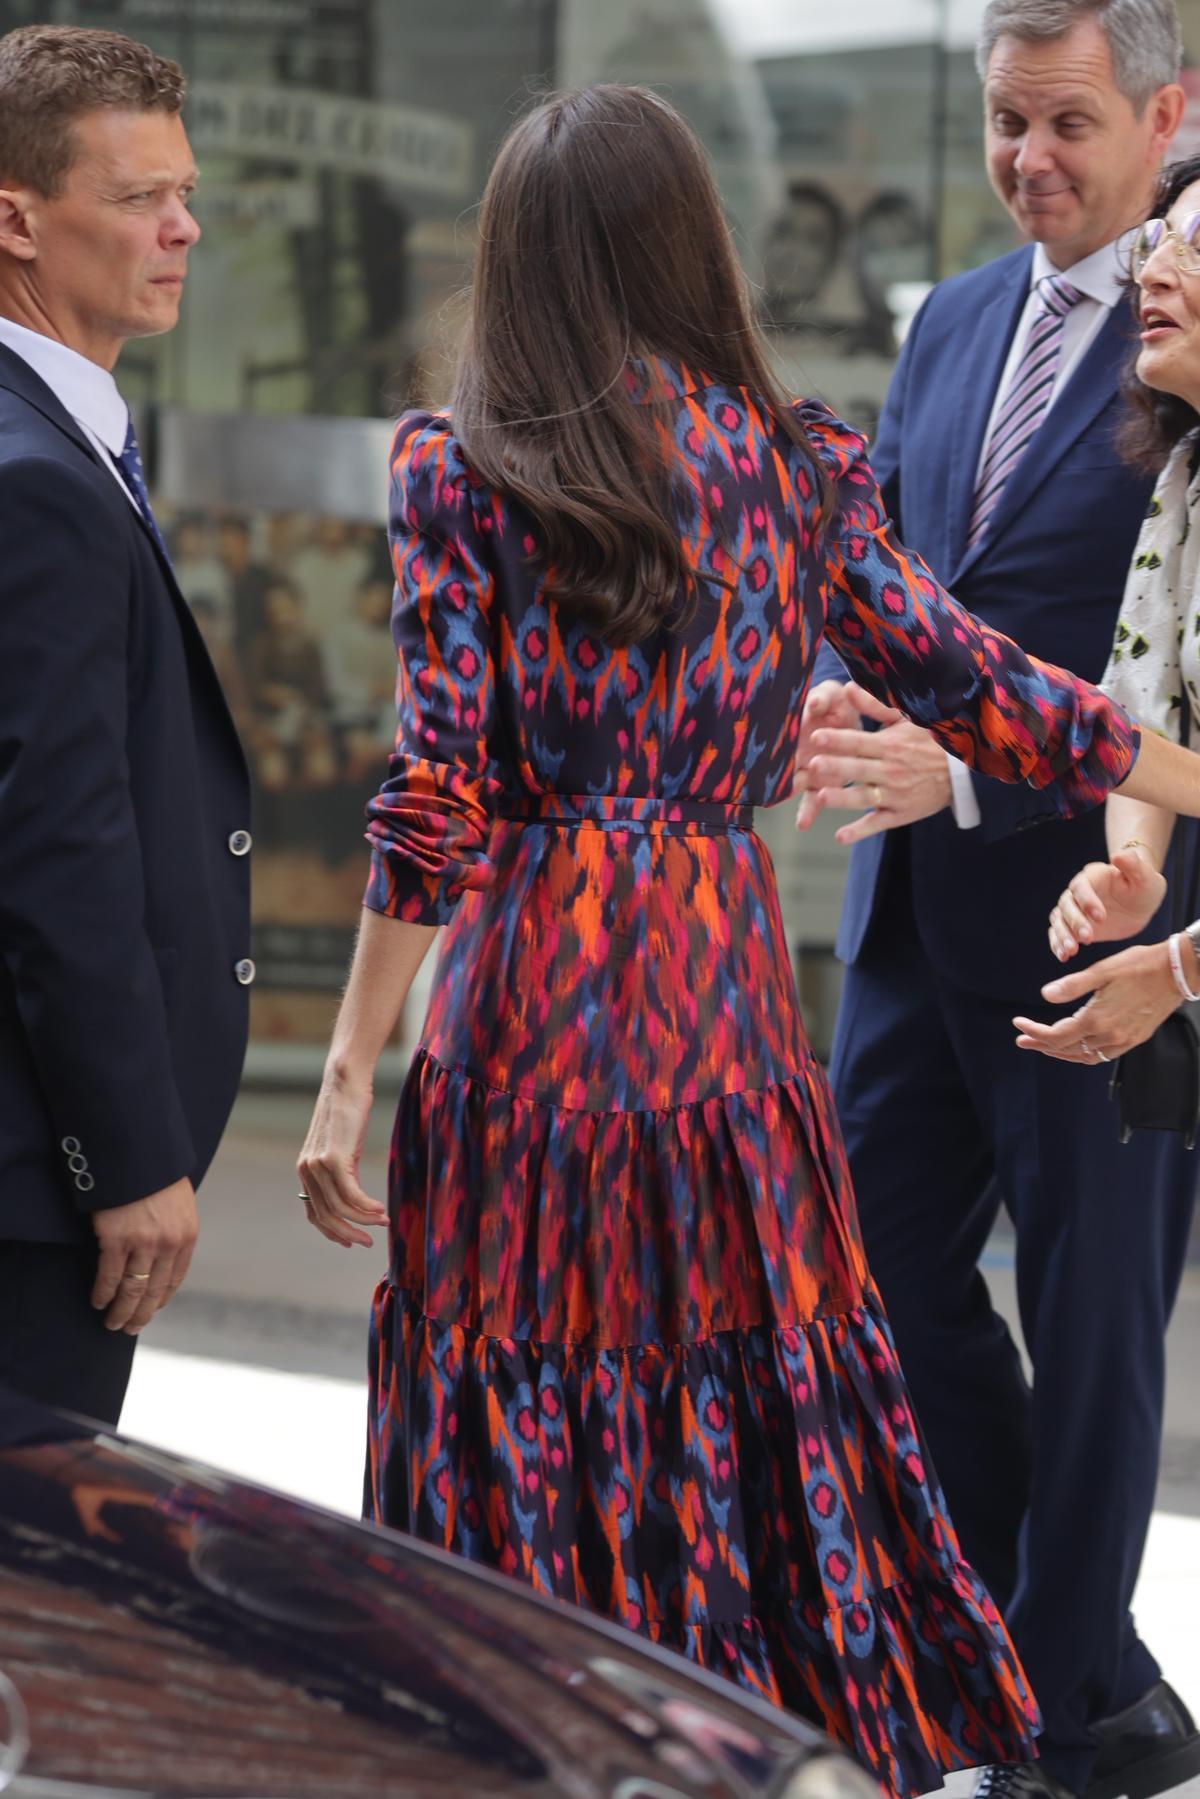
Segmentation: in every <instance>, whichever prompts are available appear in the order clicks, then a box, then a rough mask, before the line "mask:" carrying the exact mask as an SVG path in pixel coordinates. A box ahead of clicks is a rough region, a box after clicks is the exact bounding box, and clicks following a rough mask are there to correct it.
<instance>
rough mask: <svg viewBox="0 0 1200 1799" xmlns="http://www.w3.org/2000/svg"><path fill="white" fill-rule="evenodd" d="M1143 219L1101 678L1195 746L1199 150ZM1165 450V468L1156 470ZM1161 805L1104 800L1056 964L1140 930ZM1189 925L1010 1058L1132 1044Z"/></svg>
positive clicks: (1159, 1005)
mask: <svg viewBox="0 0 1200 1799" xmlns="http://www.w3.org/2000/svg"><path fill="white" fill-rule="evenodd" d="M1154 210H1155V216H1154V217H1153V218H1151V219H1148V220H1147V221H1146V223H1145V224H1144V225H1143V226H1141V228H1140V229H1139V231H1138V233H1137V235H1136V237H1135V238H1134V241H1133V248H1132V253H1131V272H1132V275H1133V279H1134V281H1135V282H1136V284H1137V290H1138V293H1137V299H1138V313H1139V319H1140V324H1141V335H1140V341H1139V345H1138V350H1137V354H1136V357H1135V360H1134V363H1133V367H1132V370H1131V378H1130V381H1129V386H1128V397H1129V413H1128V418H1127V421H1126V425H1125V429H1124V433H1123V446H1122V447H1123V448H1124V450H1125V452H1126V454H1127V455H1128V457H1129V460H1130V461H1132V462H1135V463H1136V464H1138V466H1140V467H1143V468H1146V469H1149V470H1152V471H1153V470H1161V473H1160V475H1159V479H1158V482H1157V485H1156V487H1155V491H1154V496H1153V498H1152V499H1151V502H1150V508H1149V511H1148V513H1147V515H1146V519H1145V522H1144V523H1143V525H1142V530H1141V535H1140V537H1139V538H1138V543H1137V548H1136V550H1135V552H1134V559H1133V564H1132V567H1131V568H1130V571H1129V580H1128V583H1127V585H1126V588H1125V598H1124V601H1123V603H1122V607H1121V612H1120V616H1119V619H1118V624H1117V634H1116V641H1115V643H1114V644H1113V650H1112V656H1111V658H1110V661H1109V665H1108V669H1107V671H1106V673H1105V676H1104V680H1103V683H1102V686H1103V689H1104V691H1105V692H1106V693H1108V694H1110V695H1111V696H1112V697H1113V698H1114V699H1115V700H1118V701H1119V702H1120V704H1121V705H1122V706H1124V707H1125V708H1126V709H1127V710H1128V711H1129V712H1131V713H1132V714H1133V716H1134V717H1135V718H1137V720H1138V721H1139V723H1141V724H1142V725H1143V726H1145V727H1147V728H1148V729H1149V730H1151V731H1154V732H1156V733H1158V734H1159V735H1160V736H1163V737H1166V738H1170V739H1174V740H1178V739H1179V737H1180V735H1181V723H1182V721H1183V719H1184V708H1185V707H1186V708H1187V715H1188V721H1189V730H1190V735H1189V741H1191V742H1192V743H1200V722H1198V721H1200V156H1193V157H1189V158H1188V159H1187V160H1186V161H1184V162H1178V163H1174V164H1172V165H1171V167H1169V168H1168V169H1166V170H1164V172H1163V175H1162V179H1161V181H1160V183H1159V189H1158V193H1157V194H1156V196H1155V209H1154ZM1164 457H1165V458H1166V462H1165V465H1164V461H1163V459H1164ZM1174 824H1175V814H1174V812H1172V811H1170V810H1168V809H1165V808H1163V807H1160V806H1155V805H1151V804H1149V803H1148V802H1147V801H1146V800H1144V799H1142V800H1138V799H1133V798H1132V797H1130V796H1129V794H1128V793H1126V792H1122V793H1114V794H1112V795H1111V796H1110V798H1109V800H1108V804H1107V810H1106V817H1105V830H1106V835H1107V838H1108V846H1109V854H1110V856H1111V861H1109V862H1107V863H1092V864H1090V865H1089V866H1088V867H1087V868H1084V869H1082V870H1081V871H1080V873H1079V874H1077V875H1076V877H1075V879H1074V880H1073V881H1072V882H1071V884H1070V886H1069V887H1068V888H1067V890H1066V892H1064V893H1063V894H1062V896H1061V897H1060V899H1059V901H1058V904H1057V905H1056V906H1055V907H1054V910H1053V912H1052V913H1051V917H1050V947H1051V948H1052V950H1053V951H1054V954H1055V955H1056V956H1057V957H1058V958H1059V960H1060V961H1063V962H1067V961H1070V960H1071V958H1072V957H1074V956H1075V955H1076V954H1077V953H1078V951H1079V949H1080V948H1081V947H1082V946H1088V945H1091V944H1096V943H1108V942H1117V941H1120V940H1122V939H1124V938H1127V937H1133V936H1137V935H1139V934H1140V933H1141V932H1143V931H1144V930H1145V929H1146V928H1147V927H1148V926H1149V925H1150V923H1151V921H1152V920H1153V918H1154V915H1155V913H1156V912H1157V911H1158V909H1159V907H1160V906H1161V905H1162V902H1163V898H1164V895H1165V893H1166V882H1165V881H1164V879H1163V876H1162V873H1161V869H1162V866H1163V863H1164V860H1165V858H1166V854H1167V850H1168V848H1169V846H1170V842H1171V835H1172V830H1173V827H1174ZM1198 952H1200V921H1196V922H1195V923H1192V924H1189V926H1188V928H1187V929H1185V930H1183V931H1181V932H1179V933H1177V934H1175V933H1170V934H1167V933H1164V935H1163V936H1162V937H1161V938H1160V939H1159V940H1158V941H1157V942H1154V943H1150V944H1139V945H1137V946H1136V947H1134V948H1131V949H1127V950H1122V951H1120V952H1119V953H1118V954H1117V955H1115V956H1109V957H1107V958H1106V959H1105V960H1104V961H1102V962H1097V963H1093V964H1092V965H1091V966H1090V967H1089V968H1086V969H1082V970H1080V971H1079V972H1077V973H1072V974H1069V975H1064V976H1062V977H1060V978H1059V979H1058V980H1056V981H1052V982H1051V983H1050V984H1049V985H1048V986H1047V987H1045V988H1044V989H1043V992H1044V993H1045V996H1046V998H1047V999H1048V1000H1050V1001H1051V1002H1052V1003H1054V1004H1056V1005H1064V1006H1066V1005H1069V1006H1071V1007H1072V1008H1073V1009H1072V1011H1071V1013H1070V1014H1069V1016H1067V1017H1065V1018H1062V1019H1060V1020H1059V1021H1058V1022H1057V1023H1055V1024H1046V1023H1039V1022H1038V1021H1036V1020H1033V1019H1026V1018H1018V1019H1017V1020H1016V1021H1015V1022H1016V1024H1017V1027H1018V1029H1019V1031H1020V1035H1019V1037H1018V1039H1017V1041H1018V1043H1019V1044H1020V1046H1021V1048H1023V1049H1037V1050H1041V1051H1042V1053H1043V1054H1045V1055H1054V1056H1059V1057H1061V1058H1063V1059H1065V1060H1069V1061H1074V1062H1082V1063H1085V1064H1095V1063H1098V1062H1099V1063H1104V1062H1111V1061H1113V1060H1114V1059H1115V1058H1116V1057H1117V1056H1119V1055H1122V1054H1124V1052H1125V1051H1126V1050H1127V1049H1132V1048H1133V1047H1134V1046H1135V1045H1136V1044H1138V1043H1143V1042H1144V1041H1145V1040H1146V1038H1148V1037H1149V1036H1151V1035H1152V1034H1153V1032H1154V1031H1156V1030H1157V1029H1158V1026H1159V1025H1160V1024H1161V1023H1162V1021H1163V1020H1164V1018H1167V1017H1168V1016H1169V1015H1170V1014H1171V1013H1172V1012H1173V1011H1175V1009H1176V1007H1177V1006H1178V1005H1179V1004H1180V1003H1181V1001H1183V1000H1185V999H1195V998H1200V954H1198Z"/></svg>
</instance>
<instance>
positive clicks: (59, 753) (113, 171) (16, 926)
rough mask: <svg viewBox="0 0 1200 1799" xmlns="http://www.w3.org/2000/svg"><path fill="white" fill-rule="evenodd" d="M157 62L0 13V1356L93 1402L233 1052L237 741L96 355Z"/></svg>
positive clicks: (145, 241)
mask: <svg viewBox="0 0 1200 1799" xmlns="http://www.w3.org/2000/svg"><path fill="white" fill-rule="evenodd" d="M183 92H184V84H183V78H182V76H181V74H180V71H179V69H178V68H177V66H176V65H175V64H174V63H170V62H166V61H164V60H163V59H162V58H160V57H158V56H156V55H154V54H153V52H151V51H150V50H148V49H146V48H145V47H144V46H142V45H140V44H135V43H133V42H131V41H130V40H129V39H127V38H123V37H120V36H117V35H115V34H113V33H109V32H99V31H84V30H74V29H70V28H54V27H45V26H35V27H29V28H27V29H23V30H20V31H14V32H11V33H9V34H8V36H7V37H5V38H3V39H0V546H2V552H0V1384H6V1385H8V1386H10V1387H12V1388H15V1389H17V1390H18V1391H20V1392H24V1393H26V1394H28V1395H30V1396H31V1397H33V1398H36V1399H41V1400H44V1401H48V1402H50V1403H52V1404H55V1405H60V1406H64V1407H67V1408H70V1409H72V1410H77V1411H80V1412H86V1413H89V1414H90V1415H92V1416H93V1417H97V1418H100V1419H102V1420H104V1421H107V1422H111V1423H115V1422H116V1420H117V1418H118V1416H119V1413H120V1409H121V1403H122V1399H123V1397H124V1393H125V1387H126V1383H127V1381H128V1377H129V1370H130V1364H131V1360H132V1356H133V1349H134V1344H135V1341H136V1337H137V1334H138V1332H139V1331H141V1330H142V1328H143V1327H144V1326H145V1325H146V1324H147V1323H148V1322H149V1320H150V1318H151V1317H152V1316H153V1314H154V1312H155V1311H156V1310H157V1309H158V1308H159V1307H160V1306H162V1305H165V1304H166V1302H167V1301H168V1300H169V1299H170V1297H171V1296H172V1294H173V1293H174V1292H175V1291H176V1289H177V1288H178V1286H179V1284H180V1282H181V1281H182V1280H183V1277H184V1274H185V1273H186V1270H187V1265H188V1261H189V1259H190V1256H191V1253H192V1246H193V1244H194V1242H195V1238H196V1202H195V1188H196V1186H197V1184H198V1182H199V1180H200V1178H201V1176H202V1175H203V1173H204V1171H205V1168H206V1167H207V1165H208V1163H209V1161H210V1160H211V1158H212V1155H213V1152H214V1151H215V1149H216V1146H217V1143H218V1140H219V1138H220V1135H221V1132H222V1130H223V1128H224V1125H225V1121H226V1119H227V1116H228V1113H229V1109H230V1106H231V1104H232V1102H233V1097H234V1093H235V1090H236V1087H237V1082H238V1078H239V1073H240V1070H241V1064H242V1058H243V1055H244V1051H245V1042H246V1029H247V986H248V983H249V981H250V980H251V979H252V978H253V972H254V970H253V964H252V963H251V962H250V961H249V959H248V957H247V953H246V952H247V947H248V942H249V916H248V888H249V875H248V863H247V860H246V852H247V850H248V849H249V847H250V838H249V833H248V831H247V830H246V823H247V817H248V810H249V800H248V789H247V779H246V769H245V763H244V761H243V758H242V753H241V748H240V746H239V744H238V741H237V737H236V734H235V732H234V729H233V725H232V723H231V721H230V718H229V715H228V712H227V710H226V707H225V703H224V700H223V698H222V695H221V691H220V687H219V685H218V683H217V681H216V678H215V676H214V675H213V672H212V668H211V665H210V663H209V661H208V658H207V655H206V654H205V651H204V647H203V644H202V641H201V639H200V636H199V633H198V631H197V629H196V627H195V624H194V623H193V621H192V619H191V617H190V616H189V614H188V611H187V607H186V605H185V603H184V600H183V596H182V595H181V593H180V592H179V590H178V588H177V586H176V584H175V580H174V576H173V574H172V571H171V565H170V562H169V560H168V558H167V555H166V552H165V550H164V548H163V544H162V540H161V538H160V537H159V534H158V530H157V527H156V525H155V522H154V519H153V515H152V514H151V511H150V504H149V499H148V497H147V494H146V487H145V481H144V478H143V474H142V468H141V460H140V456H139V453H138V449H137V442H136V438H135V436H134V433H133V429H132V425H131V422H130V420H129V415H128V409H127V408H126V406H125V403H124V401H123V400H122V399H121V396H120V394H119V393H118V391H117V388H116V386H115V383H114V381H113V377H112V372H111V371H112V368H113V365H114V364H115V362H116V360H117V356H118V353H119V351H120V349H121V347H122V345H123V344H124V343H125V342H126V341H127V340H128V339H129V338H131V337H141V336H147V335H150V334H153V333H156V332H160V331H167V330H169V329H170V328H171V326H172V325H173V324H174V323H175V320H176V316H177V313H178V309H179V296H180V292H181V289H182V286H183V280H184V275H185V272H186V267H187V255H188V250H189V248H190V247H191V245H192V244H193V243H194V242H195V239H196V238H197V236H198V235H199V232H198V229H197V227H196V224H195V222H194V221H193V219H192V218H191V215H190V213H189V211H188V202H189V199H190V196H191V193H192V188H193V185H194V182H195V178H196V177H195V168H194V166H193V162H192V156H191V151H190V149H189V147H188V142H187V138H186V135H185V133H184V129H183V125H182V122H181V120H180V106H181V103H182V99H183Z"/></svg>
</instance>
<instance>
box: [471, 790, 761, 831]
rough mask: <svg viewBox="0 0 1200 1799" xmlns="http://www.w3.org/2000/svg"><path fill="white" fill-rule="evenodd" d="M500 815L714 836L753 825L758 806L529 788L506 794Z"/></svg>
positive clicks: (497, 811) (543, 821)
mask: <svg viewBox="0 0 1200 1799" xmlns="http://www.w3.org/2000/svg"><path fill="white" fill-rule="evenodd" d="M495 816H496V817H497V818H508V819H514V820H519V821H520V822H522V823H525V824H549V825H594V826H597V827H598V828H599V829H601V830H608V831H651V832H653V833H655V834H656V835H658V836H668V837H712V836H718V835H720V834H721V833H722V832H724V831H750V830H753V828H754V807H753V806H750V805H746V804H744V803H740V802H739V803H726V802H725V801H723V800H695V799H688V798H686V797H684V796H677V797H669V796H667V795H661V794H648V795H643V796H639V797H631V796H629V795H627V794H615V793H528V794H517V795H506V796H505V798H504V799H503V800H502V801H501V802H500V804H499V805H498V806H497V807H496V809H495Z"/></svg>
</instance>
